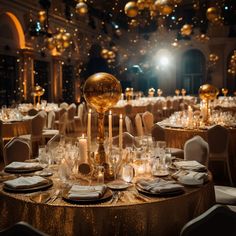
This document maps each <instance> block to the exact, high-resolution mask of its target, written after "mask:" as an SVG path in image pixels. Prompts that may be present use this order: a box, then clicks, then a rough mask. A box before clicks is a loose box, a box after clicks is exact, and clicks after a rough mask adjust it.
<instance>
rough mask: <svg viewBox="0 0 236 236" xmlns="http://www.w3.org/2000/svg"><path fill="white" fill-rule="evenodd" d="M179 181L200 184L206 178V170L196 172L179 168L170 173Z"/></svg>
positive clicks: (187, 183)
mask: <svg viewBox="0 0 236 236" xmlns="http://www.w3.org/2000/svg"><path fill="white" fill-rule="evenodd" d="M172 177H174V178H176V179H177V180H178V181H179V182H180V183H182V184H186V185H201V184H203V183H204V182H205V181H207V179H208V174H207V173H206V172H196V171H191V170H179V171H177V172H176V173H174V174H173V175H172Z"/></svg>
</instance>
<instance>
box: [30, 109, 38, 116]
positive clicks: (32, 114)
mask: <svg viewBox="0 0 236 236" xmlns="http://www.w3.org/2000/svg"><path fill="white" fill-rule="evenodd" d="M37 114H38V110H37V109H35V108H31V109H29V110H28V115H29V116H35V115H37Z"/></svg>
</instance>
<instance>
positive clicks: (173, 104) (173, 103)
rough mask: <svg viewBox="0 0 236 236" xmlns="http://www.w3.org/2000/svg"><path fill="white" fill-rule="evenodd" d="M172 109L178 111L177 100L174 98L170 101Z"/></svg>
mask: <svg viewBox="0 0 236 236" xmlns="http://www.w3.org/2000/svg"><path fill="white" fill-rule="evenodd" d="M172 107H173V111H179V100H178V99H174V100H173V102H172Z"/></svg>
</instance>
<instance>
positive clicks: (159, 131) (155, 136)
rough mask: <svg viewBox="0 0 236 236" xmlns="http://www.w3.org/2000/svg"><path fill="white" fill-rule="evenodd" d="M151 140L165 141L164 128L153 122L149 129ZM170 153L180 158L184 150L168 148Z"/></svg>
mask: <svg viewBox="0 0 236 236" xmlns="http://www.w3.org/2000/svg"><path fill="white" fill-rule="evenodd" d="M151 135H152V140H153V141H154V142H155V141H166V138H165V130H164V129H163V128H162V127H161V126H160V125H159V124H158V123H155V124H154V125H153V126H152V130H151ZM168 149H169V151H170V153H171V155H173V156H176V157H180V158H182V157H183V156H184V151H183V150H182V149H180V148H168Z"/></svg>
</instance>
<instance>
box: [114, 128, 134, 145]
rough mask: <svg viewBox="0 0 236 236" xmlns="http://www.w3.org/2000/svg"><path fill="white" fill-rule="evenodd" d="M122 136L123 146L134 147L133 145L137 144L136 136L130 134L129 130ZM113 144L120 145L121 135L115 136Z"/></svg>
mask: <svg viewBox="0 0 236 236" xmlns="http://www.w3.org/2000/svg"><path fill="white" fill-rule="evenodd" d="M122 138H123V142H122V144H123V148H126V147H133V145H135V143H136V141H135V137H134V136H133V135H132V134H130V133H129V132H124V133H123V134H122ZM112 143H113V145H115V146H118V145H119V135H117V136H115V137H113V141H112Z"/></svg>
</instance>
